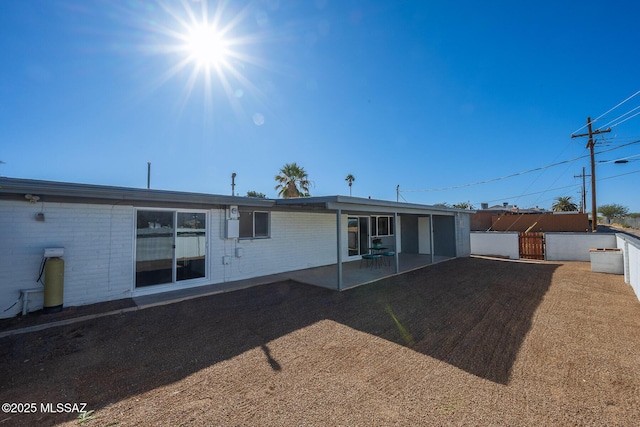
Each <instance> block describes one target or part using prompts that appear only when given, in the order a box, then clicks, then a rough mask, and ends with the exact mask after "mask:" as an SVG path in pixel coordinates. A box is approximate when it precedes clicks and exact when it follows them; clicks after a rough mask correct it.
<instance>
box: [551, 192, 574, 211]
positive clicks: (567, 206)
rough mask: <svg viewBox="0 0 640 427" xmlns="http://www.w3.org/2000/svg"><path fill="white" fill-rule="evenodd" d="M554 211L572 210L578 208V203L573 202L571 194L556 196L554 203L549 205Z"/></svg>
mask: <svg viewBox="0 0 640 427" xmlns="http://www.w3.org/2000/svg"><path fill="white" fill-rule="evenodd" d="M551 210H552V211H554V212H572V211H577V210H578V205H576V204H575V203H573V200H572V198H571V196H564V197H556V198H555V203H554V204H553V205H551Z"/></svg>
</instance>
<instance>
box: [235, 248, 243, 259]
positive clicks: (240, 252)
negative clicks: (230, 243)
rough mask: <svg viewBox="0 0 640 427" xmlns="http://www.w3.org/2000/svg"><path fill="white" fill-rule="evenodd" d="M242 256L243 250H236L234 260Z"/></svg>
mask: <svg viewBox="0 0 640 427" xmlns="http://www.w3.org/2000/svg"><path fill="white" fill-rule="evenodd" d="M243 255H244V248H236V258H242V256H243Z"/></svg>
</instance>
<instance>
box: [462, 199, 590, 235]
mask: <svg viewBox="0 0 640 427" xmlns="http://www.w3.org/2000/svg"><path fill="white" fill-rule="evenodd" d="M471 231H529V232H553V231H559V232H560V231H585V232H586V231H589V218H588V215H587V214H586V213H579V212H552V211H545V210H543V209H539V208H537V207H536V208H533V209H521V208H518V207H517V206H511V205H509V204H507V203H505V204H503V205H498V206H491V207H489V206H487V205H485V204H483V206H482V209H480V210H478V211H476V212H474V213H473V214H472V215H471Z"/></svg>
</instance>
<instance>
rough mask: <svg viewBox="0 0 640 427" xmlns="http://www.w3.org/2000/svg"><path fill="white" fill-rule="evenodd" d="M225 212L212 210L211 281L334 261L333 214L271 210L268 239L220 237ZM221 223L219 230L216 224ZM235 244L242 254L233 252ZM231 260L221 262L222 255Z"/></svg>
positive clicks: (253, 275) (221, 280) (243, 277)
mask: <svg viewBox="0 0 640 427" xmlns="http://www.w3.org/2000/svg"><path fill="white" fill-rule="evenodd" d="M223 215H224V212H222V211H221V212H214V214H213V215H212V217H213V220H212V224H213V227H214V230H213V233H212V234H213V238H212V243H211V251H210V254H211V262H210V266H211V272H212V275H211V279H212V282H213V283H219V282H228V281H232V280H240V279H246V278H250V277H255V276H263V275H268V274H275V273H281V272H285V271H292V270H299V269H303V268H309V267H318V266H321V265H328V264H332V263H335V262H336V228H335V215H334V214H328V213H309V212H305V213H300V212H278V211H275V212H271V233H270V234H271V236H270V238H267V239H252V240H251V239H240V240H236V239H223V238H220V237H219V236H222V235H223V234H224V221H223V219H224V217H223ZM216 226H217V227H220V229H219V230H218V231H216V230H215V227H216ZM236 248H242V249H243V252H244V254H243V256H242V257H241V258H237V257H236V256H235V251H236ZM225 255H226V256H229V257H231V259H230V264H229V265H223V264H222V257H223V256H225Z"/></svg>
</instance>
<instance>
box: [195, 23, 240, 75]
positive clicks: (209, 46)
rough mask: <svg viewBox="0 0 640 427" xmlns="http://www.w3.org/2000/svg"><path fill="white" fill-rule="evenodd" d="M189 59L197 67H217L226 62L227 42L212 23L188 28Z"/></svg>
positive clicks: (227, 53)
mask: <svg viewBox="0 0 640 427" xmlns="http://www.w3.org/2000/svg"><path fill="white" fill-rule="evenodd" d="M186 42H187V44H186V48H187V50H188V52H189V59H190V60H192V61H195V62H196V63H197V64H198V66H199V67H207V68H210V67H215V68H219V67H220V66H221V65H223V64H226V61H227V57H228V55H229V53H230V52H229V50H228V47H227V46H228V43H227V42H226V41H225V39H224V37H223V36H222V34H221V33H220V32H219V31H217V29H216V28H215V27H214V26H212V25H197V26H194V27H193V28H191V29H190V31H189V34H188V36H187V40H186Z"/></svg>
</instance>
